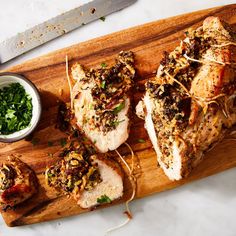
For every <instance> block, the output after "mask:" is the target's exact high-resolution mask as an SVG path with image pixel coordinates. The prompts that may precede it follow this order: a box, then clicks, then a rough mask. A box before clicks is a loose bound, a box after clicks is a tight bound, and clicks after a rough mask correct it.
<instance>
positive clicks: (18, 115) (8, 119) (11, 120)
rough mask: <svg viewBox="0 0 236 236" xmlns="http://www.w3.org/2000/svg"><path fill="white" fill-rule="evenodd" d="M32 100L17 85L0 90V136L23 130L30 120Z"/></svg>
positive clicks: (22, 88)
mask: <svg viewBox="0 0 236 236" xmlns="http://www.w3.org/2000/svg"><path fill="white" fill-rule="evenodd" d="M32 110H33V105H32V98H31V97H30V95H29V94H27V93H26V91H25V89H24V87H23V86H22V85H21V84H19V83H12V84H10V85H9V86H7V87H4V88H2V89H0V134H4V135H8V134H12V133H14V132H16V131H19V130H22V129H25V128H26V127H28V126H29V125H30V121H31V119H32Z"/></svg>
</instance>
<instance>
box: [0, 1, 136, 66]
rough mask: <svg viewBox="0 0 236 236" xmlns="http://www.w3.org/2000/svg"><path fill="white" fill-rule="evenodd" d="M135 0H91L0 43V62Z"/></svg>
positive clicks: (128, 4)
mask: <svg viewBox="0 0 236 236" xmlns="http://www.w3.org/2000/svg"><path fill="white" fill-rule="evenodd" d="M136 1H137V0H93V1H91V2H89V3H87V4H84V5H82V6H80V7H77V8H75V9H72V10H70V11H67V12H65V13H63V14H61V15H58V16H56V17H54V18H52V19H50V20H48V21H45V22H43V23H41V24H39V25H36V26H34V27H32V28H30V29H28V30H26V31H25V32H22V33H18V34H17V35H15V36H13V37H11V38H9V39H6V40H5V41H3V42H1V43H0V64H2V63H4V62H7V61H9V60H11V59H13V58H15V57H17V56H19V55H21V54H24V53H25V52H27V51H30V50H31V49H33V48H36V47H38V46H40V45H42V44H44V43H46V42H48V41H51V40H52V39H55V38H57V37H59V36H61V35H63V34H65V33H68V32H70V31H72V30H74V29H76V28H78V27H80V26H82V25H85V24H87V23H90V22H92V21H94V20H97V19H99V18H101V17H104V16H107V15H109V14H111V13H113V12H116V11H119V10H121V9H123V8H125V7H128V6H130V5H131V4H133V3H134V2H136Z"/></svg>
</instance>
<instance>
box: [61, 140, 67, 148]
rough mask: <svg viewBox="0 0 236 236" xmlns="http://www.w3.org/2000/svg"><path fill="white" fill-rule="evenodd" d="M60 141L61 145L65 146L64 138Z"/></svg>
mask: <svg viewBox="0 0 236 236" xmlns="http://www.w3.org/2000/svg"><path fill="white" fill-rule="evenodd" d="M60 143H61V146H62V147H65V146H66V144H67V142H66V138H62V139H61V140H60Z"/></svg>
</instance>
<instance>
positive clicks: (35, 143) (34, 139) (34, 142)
mask: <svg viewBox="0 0 236 236" xmlns="http://www.w3.org/2000/svg"><path fill="white" fill-rule="evenodd" d="M39 141H40V139H39V138H33V139H32V140H31V143H32V144H33V145H34V146H35V145H37V144H38V143H39Z"/></svg>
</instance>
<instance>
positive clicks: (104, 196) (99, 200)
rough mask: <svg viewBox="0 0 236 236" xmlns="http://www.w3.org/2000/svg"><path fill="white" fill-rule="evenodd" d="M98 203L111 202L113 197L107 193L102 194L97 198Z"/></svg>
mask: <svg viewBox="0 0 236 236" xmlns="http://www.w3.org/2000/svg"><path fill="white" fill-rule="evenodd" d="M97 203H100V204H102V203H111V199H110V198H109V197H108V196H107V195H105V194H104V195H102V196H101V197H100V198H98V199H97Z"/></svg>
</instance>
